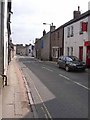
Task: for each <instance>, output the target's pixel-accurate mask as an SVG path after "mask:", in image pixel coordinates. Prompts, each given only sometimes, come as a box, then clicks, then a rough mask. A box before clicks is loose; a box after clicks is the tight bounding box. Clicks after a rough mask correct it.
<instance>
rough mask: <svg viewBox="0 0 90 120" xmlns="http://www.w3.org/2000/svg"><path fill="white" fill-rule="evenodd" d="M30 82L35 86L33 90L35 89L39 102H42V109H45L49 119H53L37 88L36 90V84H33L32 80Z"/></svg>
mask: <svg viewBox="0 0 90 120" xmlns="http://www.w3.org/2000/svg"><path fill="white" fill-rule="evenodd" d="M32 83H33V85H34V88H35V90H36V92H37V94H38V96H39V98H40V100H41V102H42V104H43V107H44V109H45V110H46V113H47V115H48V117H49V118H50V119H51V120H53V119H52V116H51V115H50V113H49V111H48V109H47V107H46V106H45V104H44V101H43V100H42V98H41V95H40V94H39V92H38V90H37V88H36V86H35V84H34V82H33V81H32Z"/></svg>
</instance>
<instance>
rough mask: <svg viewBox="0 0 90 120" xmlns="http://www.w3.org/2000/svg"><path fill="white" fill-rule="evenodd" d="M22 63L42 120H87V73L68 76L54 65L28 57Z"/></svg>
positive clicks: (68, 74) (71, 73) (20, 61)
mask: <svg viewBox="0 0 90 120" xmlns="http://www.w3.org/2000/svg"><path fill="white" fill-rule="evenodd" d="M19 63H20V64H21V69H22V71H23V73H24V75H25V77H26V79H27V82H28V85H29V87H30V90H31V92H32V96H33V100H34V104H35V107H36V110H37V113H38V117H39V118H51V119H53V118H88V91H90V88H89V87H88V71H85V72H66V71H65V70H64V69H59V68H58V66H57V64H55V63H53V62H48V61H39V60H36V59H34V58H28V57H27V58H24V57H22V58H19ZM22 63H23V64H22Z"/></svg>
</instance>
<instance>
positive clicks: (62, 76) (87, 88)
mask: <svg viewBox="0 0 90 120" xmlns="http://www.w3.org/2000/svg"><path fill="white" fill-rule="evenodd" d="M59 76H61V77H63V78H65V79H66V80H68V81H70V82H73V83H75V84H77V85H79V86H81V87H83V88H85V89H87V90H90V88H88V87H86V86H84V85H82V84H80V83H78V82H76V81H73V80H71V79H70V78H68V77H66V76H64V75H62V74H59Z"/></svg>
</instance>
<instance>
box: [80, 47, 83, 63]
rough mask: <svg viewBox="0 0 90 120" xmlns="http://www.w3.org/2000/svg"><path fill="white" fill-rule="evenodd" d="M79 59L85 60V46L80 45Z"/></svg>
mask: <svg viewBox="0 0 90 120" xmlns="http://www.w3.org/2000/svg"><path fill="white" fill-rule="evenodd" d="M79 59H80V60H81V61H82V60H83V46H80V47H79Z"/></svg>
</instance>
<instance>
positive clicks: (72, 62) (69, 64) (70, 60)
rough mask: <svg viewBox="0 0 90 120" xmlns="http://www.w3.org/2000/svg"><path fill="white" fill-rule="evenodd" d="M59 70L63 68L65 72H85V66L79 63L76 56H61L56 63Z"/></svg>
mask: <svg viewBox="0 0 90 120" xmlns="http://www.w3.org/2000/svg"><path fill="white" fill-rule="evenodd" d="M57 64H58V66H59V68H64V69H65V70H66V71H70V70H83V71H84V70H85V69H86V64H85V63H84V62H82V61H80V60H79V59H78V58H77V57H76V56H61V57H59V58H58V62H57Z"/></svg>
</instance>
